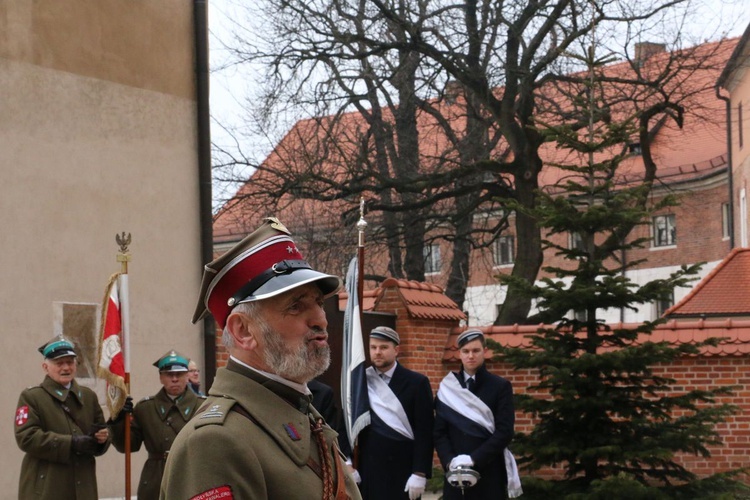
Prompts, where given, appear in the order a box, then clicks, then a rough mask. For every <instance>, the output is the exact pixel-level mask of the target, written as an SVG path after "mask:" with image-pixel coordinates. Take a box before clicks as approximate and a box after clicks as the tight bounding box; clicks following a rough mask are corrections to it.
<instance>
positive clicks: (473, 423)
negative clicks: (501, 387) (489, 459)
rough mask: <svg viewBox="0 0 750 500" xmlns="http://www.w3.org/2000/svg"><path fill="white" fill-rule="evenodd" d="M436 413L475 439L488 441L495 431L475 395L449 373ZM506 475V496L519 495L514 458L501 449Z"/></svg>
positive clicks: (487, 410)
mask: <svg viewBox="0 0 750 500" xmlns="http://www.w3.org/2000/svg"><path fill="white" fill-rule="evenodd" d="M435 412H436V413H437V414H438V415H440V416H441V417H442V418H443V419H445V420H446V421H447V422H448V423H450V424H452V425H456V426H459V427H460V428H461V429H463V430H464V431H465V432H466V433H467V434H469V435H472V436H474V437H480V438H485V439H486V438H489V437H490V436H491V435H492V433H493V432H495V417H494V415H493V414H492V410H491V409H490V407H489V406H487V405H486V404H485V402H484V401H482V400H481V399H479V397H477V395H476V394H474V393H472V392H471V391H469V390H468V389H466V388H464V387H461V384H460V383H459V382H458V377H456V375H454V374H453V373H449V374H448V375H446V376H445V378H443V380H442V381H441V382H440V387H439V388H438V392H437V403H436V405H435ZM503 456H504V458H505V472H506V473H507V476H508V496H509V497H510V498H517V497H519V496H521V494H522V493H523V490H522V489H521V478H520V477H519V476H518V466H517V465H516V459H515V458H514V457H513V454H512V453H511V452H510V450H509V449H508V448H505V449H504V450H503Z"/></svg>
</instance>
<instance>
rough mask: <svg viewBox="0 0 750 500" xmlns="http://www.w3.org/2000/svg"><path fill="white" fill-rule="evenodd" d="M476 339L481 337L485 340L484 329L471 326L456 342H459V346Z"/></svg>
mask: <svg viewBox="0 0 750 500" xmlns="http://www.w3.org/2000/svg"><path fill="white" fill-rule="evenodd" d="M476 339H481V340H482V341H484V333H482V330H479V329H478V328H469V329H468V330H466V331H465V332H463V333H462V334H461V335H459V336H458V339H457V340H456V344H458V347H463V346H464V344H468V343H469V342H471V341H472V340H476Z"/></svg>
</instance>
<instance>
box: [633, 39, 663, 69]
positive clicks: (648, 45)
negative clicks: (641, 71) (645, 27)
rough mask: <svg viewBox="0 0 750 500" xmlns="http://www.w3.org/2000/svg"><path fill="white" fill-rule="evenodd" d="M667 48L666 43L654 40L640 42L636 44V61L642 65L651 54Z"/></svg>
mask: <svg viewBox="0 0 750 500" xmlns="http://www.w3.org/2000/svg"><path fill="white" fill-rule="evenodd" d="M666 50H667V46H666V44H663V43H654V42H639V43H636V44H635V63H636V65H638V66H642V65H643V63H645V62H646V61H647V60H649V59H650V58H651V56H653V55H655V54H659V53H661V52H664V51H666Z"/></svg>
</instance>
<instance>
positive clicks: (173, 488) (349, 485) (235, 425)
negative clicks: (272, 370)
mask: <svg viewBox="0 0 750 500" xmlns="http://www.w3.org/2000/svg"><path fill="white" fill-rule="evenodd" d="M235 406H236V407H237V408H235ZM238 410H239V411H238ZM243 411H244V412H246V413H247V414H248V415H243V414H242V413H241V412H243ZM309 415H312V416H313V417H319V416H320V414H319V413H318V412H317V411H316V410H315V409H314V408H313V407H312V406H311V405H310V397H308V396H304V395H302V394H300V393H299V392H297V391H295V390H293V389H291V388H289V387H287V386H285V385H283V384H280V383H278V382H275V381H272V380H269V379H267V378H266V377H263V376H262V375H261V374H259V373H256V372H254V371H253V370H250V369H248V368H246V367H243V366H242V365H240V364H239V363H237V362H235V361H234V360H231V359H230V361H229V364H228V365H227V367H226V368H222V369H220V370H219V371H218V373H217V374H216V378H215V379H214V383H213V385H212V386H211V390H210V391H209V397H208V399H207V401H206V403H205V404H204V405H203V407H202V408H201V409H200V410H198V414H197V415H196V416H195V418H193V420H191V421H190V422H189V423H188V424H187V425H186V426H185V429H183V431H182V432H181V433H180V435H179V436H177V439H176V440H175V442H174V445H173V446H172V451H171V452H170V453H169V459H168V460H167V468H166V470H165V472H164V478H163V479H162V485H161V496H160V498H162V499H168V500H176V499H179V500H187V499H191V498H193V497H196V498H222V499H229V498H235V499H242V500H263V499H271V500H280V499H284V500H294V499H304V500H311V499H312V500H315V499H321V498H322V497H323V481H322V480H321V478H320V477H319V476H318V475H317V474H316V472H314V470H313V468H311V467H310V466H309V465H308V460H309V459H311V458H312V460H313V461H314V462H315V463H317V464H320V463H321V460H320V456H319V453H318V446H317V443H316V440H315V437H314V436H313V434H312V432H311V430H310V416H309ZM248 416H249V417H250V418H248ZM323 436H324V437H325V440H326V443H327V446H328V449H329V450H330V453H331V460H332V462H333V464H334V471H333V475H334V478H335V477H336V476H337V472H338V467H337V466H338V465H339V464H343V461H341V460H337V457H336V456H334V453H337V451H335V450H336V448H335V447H334V443H335V442H336V436H337V434H336V432H335V431H334V430H332V429H331V428H330V427H328V426H325V427H324V429H323ZM341 467H342V468H343V469H344V470H342V473H343V475H344V481H345V483H344V486H345V488H346V491H347V493H348V495H349V497H350V498H352V499H359V498H361V497H360V495H359V490H358V489H357V485H356V483H355V482H354V480H353V479H352V477H351V475H350V474H349V473H348V472H347V471H346V470H345V469H346V468H345V467H344V466H343V465H341ZM336 486H337V485H336Z"/></svg>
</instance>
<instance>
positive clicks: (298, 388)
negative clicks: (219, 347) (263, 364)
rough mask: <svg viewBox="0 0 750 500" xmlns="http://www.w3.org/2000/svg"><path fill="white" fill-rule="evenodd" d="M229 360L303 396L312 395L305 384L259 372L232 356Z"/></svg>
mask: <svg viewBox="0 0 750 500" xmlns="http://www.w3.org/2000/svg"><path fill="white" fill-rule="evenodd" d="M229 359H232V360H234V361H235V362H237V364H239V365H241V366H244V367H245V368H248V369H250V370H252V371H254V372H257V373H259V374H261V375H263V376H264V377H266V378H269V379H271V380H275V381H276V382H278V383H280V384H284V385H285V386H287V387H291V388H292V389H294V390H295V391H297V392H299V393H300V394H303V395H310V394H312V391H310V389H309V388H308V387H307V384H298V383H297V382H292V381H291V380H287V379H285V378H284V377H280V376H278V375H276V374H275V373H269V372H265V371H263V370H259V369H257V368H254V367H252V366H250V365H248V364H247V363H245V362H243V361H240V360H239V359H237V358H235V357H234V356H229Z"/></svg>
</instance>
